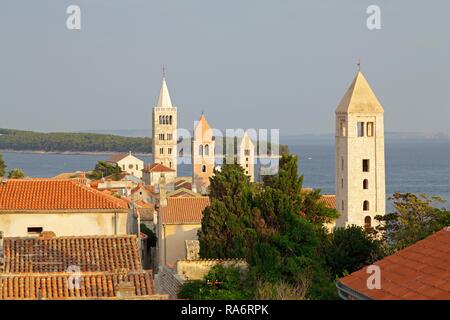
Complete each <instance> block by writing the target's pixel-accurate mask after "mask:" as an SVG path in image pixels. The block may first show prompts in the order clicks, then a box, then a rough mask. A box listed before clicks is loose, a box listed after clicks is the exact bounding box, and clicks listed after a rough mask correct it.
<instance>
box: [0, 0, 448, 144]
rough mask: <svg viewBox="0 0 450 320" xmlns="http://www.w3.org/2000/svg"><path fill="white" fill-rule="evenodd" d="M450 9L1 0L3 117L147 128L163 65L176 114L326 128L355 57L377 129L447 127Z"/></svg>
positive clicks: (346, 1) (199, 0) (250, 124)
mask: <svg viewBox="0 0 450 320" xmlns="http://www.w3.org/2000/svg"><path fill="white" fill-rule="evenodd" d="M373 4H375V5H378V6H379V8H380V9H381V11H380V12H381V15H380V18H381V20H380V21H381V29H376V30H369V29H368V28H367V19H368V17H369V15H370V14H367V12H366V10H367V7H368V6H369V5H373ZM69 5H78V6H79V7H80V9H81V29H80V30H69V29H68V28H67V26H66V20H67V18H68V17H69V14H67V13H66V9H67V7H68V6H69ZM449 12H450V1H446V0H441V1H439V0H431V1H411V0H396V1H381V0H371V1H365V0H341V1H335V0H328V1H325V0H323V1H317V0H308V1H299V0H283V1H275V0H272V1H265V0H246V1H242V0H241V1H239V0H227V1H216V0H189V1H186V0H177V1H175V0H163V1H162V0H161V1H150V0H127V1H123V0H95V1H92V0H70V1H67V0H64V1H63V0H40V1H28V0H2V1H0V41H1V42H0V127H1V128H15V129H25V130H36V131H44V132H48V131H81V130H115V129H120V130H123V129H126V130H136V129H148V130H149V132H150V130H151V110H152V107H153V106H154V105H155V103H156V100H157V96H158V93H159V89H160V84H161V76H162V65H165V67H166V79H167V83H168V86H169V90H170V93H171V98H172V102H173V103H174V104H175V105H176V106H177V107H178V124H179V127H183V128H187V129H192V126H193V121H195V120H197V119H198V118H199V117H200V114H201V112H202V111H203V112H204V113H205V115H206V116H207V119H208V121H209V122H210V124H211V125H212V126H213V127H216V128H257V129H280V134H281V135H294V134H321V133H330V132H333V131H334V110H335V108H336V106H337V104H338V103H339V100H340V99H341V97H342V96H343V95H344V93H345V91H346V90H347V88H348V86H349V85H350V83H351V82H352V80H353V78H354V76H355V74H356V72H357V62H358V59H361V67H362V71H363V73H364V74H365V76H366V78H367V80H368V81H369V83H370V84H371V86H372V88H373V89H374V91H375V94H376V95H377V97H378V98H379V100H380V102H381V103H382V105H383V106H384V109H385V126H386V131H391V132H392V131H395V132H450V125H449V119H450V99H449V98H448V97H449V94H450V41H449V39H450V38H449V34H450V32H449V31H450V30H449V29H450V27H449V25H448V24H449V22H448V21H449Z"/></svg>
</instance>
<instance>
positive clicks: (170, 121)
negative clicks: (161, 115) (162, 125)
mask: <svg viewBox="0 0 450 320" xmlns="http://www.w3.org/2000/svg"><path fill="white" fill-rule="evenodd" d="M169 124H172V116H169Z"/></svg>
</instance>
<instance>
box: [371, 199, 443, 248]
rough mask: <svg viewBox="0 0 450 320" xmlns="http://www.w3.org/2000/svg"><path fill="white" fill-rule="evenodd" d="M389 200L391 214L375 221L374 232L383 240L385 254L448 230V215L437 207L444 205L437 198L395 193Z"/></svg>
mask: <svg viewBox="0 0 450 320" xmlns="http://www.w3.org/2000/svg"><path fill="white" fill-rule="evenodd" d="M389 200H392V201H393V203H394V212H392V213H388V214H386V215H384V216H376V217H375V219H376V220H377V221H378V222H379V225H378V226H377V227H376V229H377V231H378V232H379V235H380V237H383V239H384V241H385V243H386V247H387V251H388V253H391V252H394V251H396V250H399V249H403V248H405V247H407V246H409V245H411V244H413V243H415V242H417V241H418V240H421V239H423V238H426V237H427V236H429V235H431V234H432V233H434V232H436V231H438V230H440V229H442V228H444V227H447V226H450V211H448V210H447V209H444V208H437V207H436V205H437V204H442V203H443V202H444V201H443V200H442V199H441V198H439V197H430V196H427V195H425V194H422V195H419V196H417V195H415V194H412V193H399V192H396V193H394V195H393V196H392V197H390V198H389Z"/></svg>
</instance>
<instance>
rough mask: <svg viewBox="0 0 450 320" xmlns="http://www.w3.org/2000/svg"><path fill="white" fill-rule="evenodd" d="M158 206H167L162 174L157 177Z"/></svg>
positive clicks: (164, 181) (164, 179) (164, 182)
mask: <svg viewBox="0 0 450 320" xmlns="http://www.w3.org/2000/svg"><path fill="white" fill-rule="evenodd" d="M159 205H160V206H161V207H165V206H167V189H166V178H165V177H164V173H161V175H160V177H159Z"/></svg>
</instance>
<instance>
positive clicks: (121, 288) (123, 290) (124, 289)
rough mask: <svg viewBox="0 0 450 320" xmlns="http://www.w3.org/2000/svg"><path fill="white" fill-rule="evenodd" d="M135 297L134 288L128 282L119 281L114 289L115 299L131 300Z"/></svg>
mask: <svg viewBox="0 0 450 320" xmlns="http://www.w3.org/2000/svg"><path fill="white" fill-rule="evenodd" d="M135 296H136V288H135V287H134V285H133V284H132V283H131V282H130V281H120V282H119V284H118V285H117V287H116V297H117V298H122V299H126V298H132V297H135Z"/></svg>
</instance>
